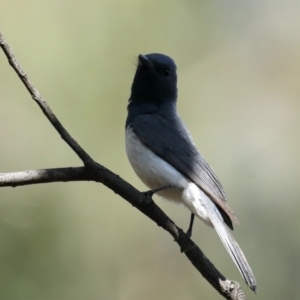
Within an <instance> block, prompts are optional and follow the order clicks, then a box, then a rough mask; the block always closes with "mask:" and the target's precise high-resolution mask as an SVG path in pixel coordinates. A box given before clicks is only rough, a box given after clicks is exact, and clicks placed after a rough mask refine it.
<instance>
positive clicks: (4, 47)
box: [0, 32, 91, 163]
mask: <svg viewBox="0 0 300 300" xmlns="http://www.w3.org/2000/svg"><path fill="white" fill-rule="evenodd" d="M0 46H1V48H2V50H3V52H4V53H5V55H6V57H7V59H8V62H9V64H10V65H11V66H12V68H13V69H14V70H15V71H16V73H17V74H18V76H19V77H20V79H21V81H22V82H23V83H24V85H25V87H26V88H27V90H28V92H29V93H30V95H31V97H32V99H33V100H34V101H35V102H36V103H37V104H38V105H39V107H40V108H41V110H42V111H43V113H44V115H45V116H46V117H47V119H48V120H49V121H50V123H51V124H52V125H53V126H54V128H55V129H56V130H57V132H58V133H59V134H60V136H61V138H62V139H63V140H64V141H65V142H66V143H67V144H68V145H69V146H70V147H71V148H72V149H73V150H74V152H75V153H76V154H77V155H78V156H79V157H80V159H81V160H82V161H83V163H86V162H87V161H89V160H91V157H90V156H89V155H88V154H87V153H86V152H85V151H84V150H83V149H82V148H81V147H80V146H79V144H78V143H77V142H76V141H75V140H74V139H73V138H72V137H71V136H70V134H69V133H68V131H67V130H66V129H65V128H64V127H63V125H62V124H61V123H60V122H59V120H58V119H57V118H56V116H55V115H54V113H53V112H52V110H51V109H50V107H49V105H48V104H47V102H46V101H45V100H44V99H43V98H42V96H41V95H40V93H39V92H38V90H37V89H36V88H35V86H34V85H33V84H32V82H31V81H30V80H29V78H28V76H27V74H26V73H25V72H24V70H23V68H22V67H21V65H20V64H19V62H18V61H17V59H16V57H15V55H14V54H13V52H12V49H11V48H10V47H9V45H8V44H7V43H6V41H5V39H4V37H3V35H2V33H1V32H0Z"/></svg>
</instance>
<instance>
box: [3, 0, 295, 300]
mask: <svg viewBox="0 0 300 300" xmlns="http://www.w3.org/2000/svg"><path fill="white" fill-rule="evenodd" d="M299 15H300V2H299V1H298V0H286V1H274V0H259V1H258V0H256V1H255V0H254V1H244V0H242V1H241V0H239V1H237V0H234V1H232V0H206V1H200V0H198V1H195V0H194V1H193V0H187V1H129V0H126V1H111V0H106V1H105V0H101V1H95V0H89V1H71V0H66V1H58V0H51V1H50V0H44V1H38V0H28V1H21V0H0V30H1V32H2V33H3V34H4V36H5V38H6V40H7V41H8V42H9V44H10V46H11V47H12V48H13V50H14V53H15V54H16V56H17V58H18V59H19V61H20V62H21V64H22V66H23V67H24V69H25V71H26V72H27V73H28V74H29V76H30V78H31V80H32V81H33V82H34V84H35V85H36V87H37V88H38V90H39V91H40V92H41V94H42V96H43V97H44V98H45V99H46V100H47V101H48V103H49V105H50V107H51V108H52V109H53V111H54V112H55V114H56V115H57V117H58V118H59V119H60V120H61V122H62V123H63V124H64V125H65V126H66V128H67V129H68V130H69V132H70V133H71V134H72V135H73V137H74V138H75V139H76V140H77V141H78V142H79V143H80V144H81V145H82V146H83V147H84V148H85V149H86V150H87V151H88V153H89V154H90V155H91V156H92V157H93V158H94V159H95V160H97V161H98V162H99V163H101V164H103V165H104V166H106V167H107V168H109V169H111V170H112V171H113V172H115V173H117V174H118V175H120V176H122V177H123V178H124V179H126V180H127V181H129V182H130V183H131V184H133V185H134V186H136V187H137V188H139V189H140V190H146V188H145V187H144V186H143V184H142V183H141V182H140V181H139V180H138V179H137V177H136V176H135V174H134V173H133V171H132V169H131V167H130V165H129V163H128V161H127V157H126V154H125V147H124V122H125V118H126V105H127V100H128V97H129V93H130V85H131V82H132V78H133V75H134V63H133V60H134V57H135V56H136V55H138V54H139V53H144V54H146V53H151V52H161V53H165V54H168V55H170V56H171V57H172V58H174V59H175V61H176V63H177V66H178V77H179V102H178V109H179V112H180V115H181V117H182V118H183V119H184V120H185V123H186V124H187V126H188V127H189V129H190V131H191V133H192V135H193V137H194V139H195V141H196V143H197V145H198V148H199V149H200V150H201V153H202V154H203V155H204V157H205V158H206V159H207V160H208V162H209V163H210V164H211V165H212V167H213V168H214V170H215V171H216V173H217V174H218V176H219V178H220V179H221V181H222V183H223V185H224V187H225V190H226V192H227V195H228V198H229V203H230V206H231V207H232V209H233V210H234V211H235V214H236V215H237V216H238V218H239V221H240V226H237V227H236V229H235V232H234V235H235V237H236V239H237V241H238V242H239V244H240V245H241V247H242V249H243V250H244V253H245V254H246V256H247V258H248V261H249V262H250V264H251V266H252V268H253V271H254V273H255V274H256V277H257V282H258V295H254V294H253V293H252V292H251V291H250V289H247V288H246V286H245V285H244V283H243V280H242V278H241V276H240V274H239V273H238V271H237V269H236V267H235V265H234V264H233V262H232V261H231V259H230V258H229V256H228V255H227V253H226V251H225V249H224V248H223V246H222V244H221V242H220V241H219V239H218V237H217V235H216V234H215V233H214V231H213V230H211V229H210V228H207V227H206V226H205V225H204V224H203V223H201V222H199V221H197V222H196V225H195V229H194V236H193V239H194V240H195V242H196V243H197V244H198V245H199V246H200V247H201V248H202V249H203V251H204V252H205V253H206V254H207V256H208V257H209V258H210V259H211V260H212V261H213V262H214V264H215V265H216V266H217V268H218V269H219V270H220V271H221V272H222V273H223V274H224V275H225V276H227V277H228V278H230V279H234V280H237V281H239V282H240V283H242V284H243V289H244V291H245V292H246V294H247V299H264V300H266V299H272V300H274V299H276V300H282V299H299V293H300V285H299V278H300V259H299V255H300V238H299V230H300V228H299V227H300V221H299V215H300V205H299V197H300V185H299V175H300V174H299V168H300V161H299V146H300V137H299V136H300V118H299V116H300V104H299V98H300V84H299V78H300V34H299V32H300V18H299ZM0 125H1V126H0V141H1V145H0V172H12V171H19V170H27V169H40V168H53V167H64V166H65V167H67V166H78V165H81V162H80V161H79V159H78V158H77V157H76V155H75V154H74V153H73V152H72V151H71V149H69V148H68V146H67V145H66V144H65V143H64V142H63V141H62V140H61V138H60V137H59V135H58V134H57V133H56V131H55V130H54V129H53V128H52V127H51V125H50V124H49V122H48V121H47V120H46V118H45V117H44V115H43V114H42V112H41V111H40V109H39V108H38V106H37V105H36V104H35V103H34V102H33V101H32V100H31V98H30V96H29V94H28V92H27V91H26V90H25V88H24V87H23V85H22V84H21V82H20V80H19V79H18V78H17V76H16V74H15V73H14V72H13V71H12V69H11V68H10V66H9V65H8V63H7V61H6V58H5V56H4V54H3V53H2V52H0ZM155 200H156V202H157V203H158V204H159V206H160V207H161V208H162V209H163V210H164V211H165V212H166V213H167V214H168V215H169V216H170V217H171V218H172V219H173V220H174V221H175V222H176V223H177V224H178V225H179V226H180V227H182V228H185V229H186V228H187V226H188V222H189V212H188V210H187V209H185V208H184V207H182V206H176V205H173V204H170V203H167V202H165V201H162V200H161V199H159V198H156V199H155ZM0 299H3V300H10V299H13V300H27V299H28V300H29V299H30V300H68V299H72V300H77V299H91V300H93V299H104V300H106V299H122V300H127V299H128V300H129V299H130V300H137V299H144V300H152V299H165V300H168V299H172V300H175V299H221V297H220V296H219V295H218V294H217V293H216V292H215V291H214V289H213V288H212V287H211V286H210V285H209V284H208V283H207V282H206V281H205V280H204V279H203V278H202V277H201V275H199V273H198V272H197V271H196V270H195V269H194V268H193V267H192V265H191V264H190V263H189V261H188V260H187V259H186V258H185V256H184V255H182V254H181V253H180V251H179V248H178V247H177V245H176V244H175V243H174V242H173V240H172V238H171V237H170V236H169V235H168V234H167V233H166V232H164V231H163V230H162V229H161V228H158V227H157V226H156V225H155V224H154V223H153V222H151V221H150V220H148V219H147V218H146V217H145V216H143V215H142V214H141V213H139V212H138V211H137V210H136V209H134V208H133V207H132V206H131V205H129V204H128V203H127V202H126V201H124V200H123V199H122V198H120V197H119V196H118V195H115V194H114V193H113V192H112V191H110V190H108V189H107V188H106V187H104V186H102V185H101V184H96V183H92V182H79V183H78V182H77V183H56V184H44V185H35V186H26V187H18V188H15V189H12V188H1V189H0Z"/></svg>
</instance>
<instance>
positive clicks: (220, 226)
mask: <svg viewBox="0 0 300 300" xmlns="http://www.w3.org/2000/svg"><path fill="white" fill-rule="evenodd" d="M206 207H207V211H208V215H209V218H210V220H211V222H212V224H213V226H214V228H215V230H216V232H217V234H218V236H219V237H220V239H221V241H222V243H223V245H224V247H225V248H226V250H227V252H228V253H229V255H230V257H231V258H232V260H233V261H234V263H235V264H236V266H237V267H238V269H239V271H240V273H241V274H242V276H243V277H244V279H245V281H246V283H247V285H248V286H249V287H250V288H251V290H253V291H254V292H255V291H256V288H257V286H256V280H255V277H254V274H253V272H252V270H251V268H250V266H249V264H248V262H247V260H246V257H245V255H244V253H243V251H242V250H241V248H240V246H239V245H238V243H237V242H236V241H235V239H234V238H233V236H232V234H231V232H230V231H229V229H228V228H227V226H226V225H225V223H224V221H223V218H222V216H221V214H220V212H219V211H218V209H217V207H216V206H215V204H214V203H213V202H212V201H211V200H209V199H207V201H206Z"/></svg>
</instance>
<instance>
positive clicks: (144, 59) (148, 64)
mask: <svg viewBox="0 0 300 300" xmlns="http://www.w3.org/2000/svg"><path fill="white" fill-rule="evenodd" d="M138 60H139V66H145V67H152V66H153V64H152V62H151V61H150V60H149V59H148V57H147V56H145V55H142V54H140V55H139V56H138Z"/></svg>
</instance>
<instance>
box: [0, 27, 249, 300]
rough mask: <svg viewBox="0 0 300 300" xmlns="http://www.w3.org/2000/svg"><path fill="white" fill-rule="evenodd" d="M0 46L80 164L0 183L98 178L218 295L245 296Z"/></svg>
mask: <svg viewBox="0 0 300 300" xmlns="http://www.w3.org/2000/svg"><path fill="white" fill-rule="evenodd" d="M0 47H1V48H2V50H3V52H4V53H5V55H6V57H7V59H8V62H9V64H10V65H11V66H12V68H13V69H14V70H15V72H16V73H17V75H18V76H19V78H20V79H21V81H22V82H23V84H24V85H25V87H26V88H27V90H28V92H29V93H30V95H31V96H32V99H33V100H34V101H35V102H36V103H37V104H38V105H39V107H40V108H41V110H42V111H43V113H44V114H45V116H46V117H47V119H48V120H49V121H50V122H51V124H52V125H53V127H54V128H55V130H56V131H57V132H58V133H59V134H60V136H61V138H62V139H63V140H64V141H65V142H66V143H67V144H68V145H69V146H70V147H71V149H72V150H73V151H74V152H75V153H76V154H77V155H78V156H79V158H80V159H81V160H82V162H83V164H84V166H82V167H70V168H56V169H44V170H29V171H21V172H13V173H2V174H0V187H7V186H10V187H17V186H23V185H30V184H38V183H51V182H67V181H95V182H100V183H102V184H104V185H105V186H107V187H108V188H110V189H111V190H113V191H114V192H115V193H117V194H118V195H120V196H121V197H122V198H123V199H125V200H126V201H128V202H129V203H131V204H132V205H133V206H134V207H136V208H137V209H138V210H139V211H141V212H142V213H143V214H145V215H146V216H147V217H149V218H150V219H151V220H153V221H154V222H155V223H156V224H157V225H158V226H160V227H162V228H163V229H165V230H166V231H168V232H169V233H170V234H171V235H172V237H173V238H174V240H175V241H176V243H177V244H178V245H179V247H180V249H181V251H182V252H184V254H185V255H186V257H187V258H188V259H189V260H190V262H191V263H192V264H193V265H194V267H195V268H196V269H197V270H198V271H199V272H200V273H201V274H202V276H203V277H204V278H205V279H206V280H207V281H208V282H209V283H210V284H211V285H212V286H213V287H214V288H215V289H216V290H217V291H218V292H219V293H220V295H222V296H223V297H224V298H226V299H229V300H245V299H246V296H245V294H244V292H243V291H242V289H241V287H240V285H239V284H238V283H237V282H235V281H232V280H229V279H226V278H225V277H224V276H223V275H222V274H221V273H220V272H219V271H218V270H217V269H216V268H215V266H214V265H213V264H212V263H211V262H210V261H209V259H208V258H207V257H206V256H205V255H204V253H203V252H202V251H201V249H200V248H199V247H198V246H197V245H196V244H195V243H194V242H193V241H192V240H191V239H190V238H189V237H188V236H187V235H186V234H185V233H184V232H183V230H182V229H180V228H179V227H177V226H176V224H175V223H174V222H173V221H172V220H171V219H170V218H169V217H168V216H167V215H166V214H165V213H164V212H163V211H162V210H161V209H160V208H159V207H158V206H157V205H156V204H155V203H154V201H153V200H152V198H151V196H149V194H147V193H141V192H139V191H138V190H137V189H135V188H134V187H133V186H131V185H130V184H129V183H128V182H126V181H125V180H123V179H122V178H121V177H119V176H118V175H116V174H114V173H113V172H111V171H110V170H108V169H106V168H105V167H104V166H102V165H100V164H98V163H97V162H95V161H94V160H93V159H92V158H91V157H90V156H89V154H88V153H87V152H86V151H85V150H84V149H83V148H82V147H81V146H80V145H79V144H78V143H77V142H76V141H75V140H74V139H73V138H72V137H71V135H70V134H69V133H68V131H67V130H66V129H65V128H64V127H63V125H62V124H61V123H60V121H59V120H58V119H57V118H56V116H55V115H54V113H53V112H52V110H51V109H50V107H49V105H48V104H47V102H46V101H45V100H44V99H43V98H42V97H41V95H40V93H39V92H38V90H37V89H36V88H35V86H34V85H33V84H32V82H31V81H30V80H29V78H28V76H27V74H26V73H25V72H24V70H23V69H22V67H21V65H20V64H19V62H18V61H17V59H16V57H15V55H14V54H13V52H12V49H11V48H10V47H9V45H8V44H7V42H6V41H5V39H4V37H3V35H2V34H1V32H0Z"/></svg>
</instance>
